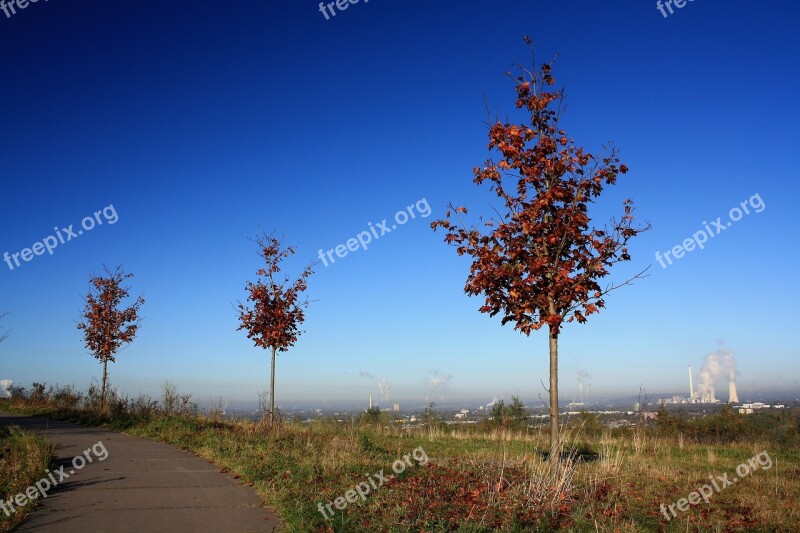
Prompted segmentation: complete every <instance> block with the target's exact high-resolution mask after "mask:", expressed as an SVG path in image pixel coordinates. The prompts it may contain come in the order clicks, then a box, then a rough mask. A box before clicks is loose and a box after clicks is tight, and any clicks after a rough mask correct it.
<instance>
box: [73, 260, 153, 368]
mask: <svg viewBox="0 0 800 533" xmlns="http://www.w3.org/2000/svg"><path fill="white" fill-rule="evenodd" d="M104 269H105V274H106V275H105V276H96V275H93V276H92V277H91V278H90V279H89V285H90V286H91V289H90V290H89V294H88V296H86V299H85V301H86V306H85V308H84V311H83V317H84V321H83V322H80V323H78V329H80V330H83V332H84V339H85V342H86V348H87V349H88V350H89V351H90V352H92V355H94V356H95V357H96V358H97V359H99V360H100V361H101V362H104V363H105V362H108V361H111V362H114V355H115V354H116V353H117V351H118V350H119V349H120V348H121V347H122V345H123V344H128V343H130V342H132V341H133V339H134V338H135V337H136V333H137V332H138V331H139V323H140V319H139V308H140V307H141V306H142V304H144V298H142V297H141V296H139V297H137V298H136V301H135V302H134V303H133V304H132V305H131V306H129V307H127V308H120V307H119V306H120V305H121V304H122V301H123V300H124V299H125V298H127V297H128V296H129V295H130V292H129V291H130V287H123V286H122V282H123V281H124V280H126V279H128V278H132V277H133V274H125V273H124V272H123V271H122V267H117V268H116V270H114V271H111V270H109V269H108V268H107V267H104Z"/></svg>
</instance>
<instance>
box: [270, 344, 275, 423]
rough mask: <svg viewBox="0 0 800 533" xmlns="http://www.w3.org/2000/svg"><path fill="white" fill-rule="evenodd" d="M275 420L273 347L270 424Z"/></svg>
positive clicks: (273, 351)
mask: <svg viewBox="0 0 800 533" xmlns="http://www.w3.org/2000/svg"><path fill="white" fill-rule="evenodd" d="M274 420H275V348H273V349H272V372H271V374H270V384H269V425H272V422H274Z"/></svg>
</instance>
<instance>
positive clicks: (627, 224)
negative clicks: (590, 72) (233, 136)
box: [432, 37, 649, 457]
mask: <svg viewBox="0 0 800 533" xmlns="http://www.w3.org/2000/svg"><path fill="white" fill-rule="evenodd" d="M525 41H526V43H527V44H528V45H529V46H531V42H530V39H528V38H527V37H526V38H525ZM534 64H535V61H534ZM551 67H552V62H551V63H547V64H543V65H542V66H541V68H540V69H538V70H536V69H533V71H531V70H527V69H525V68H522V67H519V70H520V74H519V75H518V76H513V75H512V74H511V73H508V75H509V77H511V78H512V79H513V80H514V83H515V86H516V93H517V98H516V107H517V109H521V110H524V111H525V112H526V115H529V116H530V119H529V120H528V121H527V122H524V123H521V124H513V123H509V122H508V121H505V122H501V121H500V120H494V121H493V122H494V123H493V124H490V125H489V150H490V151H491V150H496V151H497V152H499V160H498V161H496V162H495V161H494V160H492V159H488V160H487V161H486V162H485V163H484V164H483V166H482V167H476V168H475V169H474V175H475V178H474V182H475V183H476V184H478V185H480V184H482V183H484V182H489V184H490V185H491V189H492V191H493V192H494V193H495V194H496V195H497V196H498V198H500V200H501V201H502V207H501V208H499V209H496V217H492V218H491V219H488V220H483V219H481V221H480V222H479V223H478V224H477V225H471V226H467V225H466V224H465V223H464V222H463V220H462V218H461V214H462V213H463V214H466V213H467V210H466V208H464V207H455V206H454V205H452V204H451V205H450V210H449V211H447V213H446V215H445V218H444V219H441V220H437V221H435V222H433V223H432V227H433V229H434V230H436V228H442V229H444V230H445V231H446V232H447V234H446V236H445V242H447V243H448V244H451V245H453V246H455V247H456V251H457V253H458V255H468V256H470V257H472V265H471V267H470V272H469V275H468V277H467V282H466V286H465V288H464V291H465V292H466V293H467V294H469V295H470V296H477V295H483V296H484V298H485V302H484V305H483V306H482V307H481V308H480V311H481V312H484V313H489V314H490V315H491V316H494V315H497V314H500V315H501V316H502V317H503V318H502V323H503V324H506V323H508V322H511V323H513V324H514V329H516V330H518V331H520V332H522V333H524V334H525V335H530V333H531V332H532V331H534V330H538V329H540V328H542V327H543V326H547V328H548V330H549V340H550V390H549V394H550V445H551V457H555V456H556V455H557V453H558V452H559V451H560V441H559V423H558V338H559V333H560V332H561V328H562V326H563V325H564V324H565V323H568V322H572V321H577V322H579V323H583V322H586V319H587V317H588V316H589V315H592V314H594V313H597V312H598V311H599V310H600V309H601V308H603V307H604V306H605V300H604V296H605V295H606V294H607V293H608V292H609V291H610V290H612V289H614V288H616V287H618V286H619V285H616V286H615V285H610V286H607V287H605V288H603V287H601V286H600V281H601V280H602V278H605V277H606V276H607V275H608V274H609V268H610V267H612V266H613V265H614V264H615V263H617V262H620V261H629V260H630V258H631V257H630V255H629V253H628V241H629V240H630V239H631V238H633V237H635V236H636V235H638V234H639V233H641V232H642V231H645V230H646V229H648V228H649V226H648V227H634V222H633V220H634V219H633V203H632V202H631V200H625V201H624V202H623V205H622V215H621V217H620V218H618V219H612V220H611V221H610V223H608V224H606V225H603V226H599V227H598V226H594V225H592V219H591V218H590V214H589V207H590V206H591V205H593V204H594V203H595V201H596V200H597V198H598V197H599V196H600V194H601V193H602V191H603V188H604V187H605V186H606V185H613V184H614V183H615V182H616V181H617V176H618V175H619V174H624V173H626V172H627V171H628V168H627V167H626V166H625V165H624V164H620V161H619V158H618V157H617V153H618V152H617V150H616V149H614V148H609V149H606V151H605V153H604V154H603V155H602V156H599V157H597V156H594V155H592V154H591V153H589V152H587V151H585V150H584V149H583V148H580V147H577V146H576V145H575V143H574V141H573V140H572V139H570V138H569V137H568V136H567V134H566V132H565V131H564V130H563V129H561V127H560V126H559V119H560V117H561V110H562V104H563V97H564V94H563V90H551V89H549V87H551V86H553V85H554V84H555V80H554V79H553V76H552V74H551ZM451 216H454V217H455V219H454V218H451ZM636 277H638V276H634V278H636ZM632 279H633V278H631V279H628V280H627V281H625V282H624V283H622V284H627V283H629V282H630V281H632Z"/></svg>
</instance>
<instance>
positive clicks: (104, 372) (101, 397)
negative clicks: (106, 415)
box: [100, 359, 108, 411]
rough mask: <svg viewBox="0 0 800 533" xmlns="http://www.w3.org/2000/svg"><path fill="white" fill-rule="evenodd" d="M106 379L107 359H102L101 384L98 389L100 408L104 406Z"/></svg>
mask: <svg viewBox="0 0 800 533" xmlns="http://www.w3.org/2000/svg"><path fill="white" fill-rule="evenodd" d="M107 379H108V359H105V360H103V386H102V387H101V389H100V410H101V411H102V410H103V409H105V406H106V380H107Z"/></svg>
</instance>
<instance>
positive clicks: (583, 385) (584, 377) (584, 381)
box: [578, 370, 592, 403]
mask: <svg viewBox="0 0 800 533" xmlns="http://www.w3.org/2000/svg"><path fill="white" fill-rule="evenodd" d="M591 377H592V376H590V375H589V373H588V372H586V371H585V370H581V371H580V372H578V394H579V395H580V401H581V403H586V402H587V401H588V400H589V391H590V390H592V384H591V383H589V379H590V378H591Z"/></svg>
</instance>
